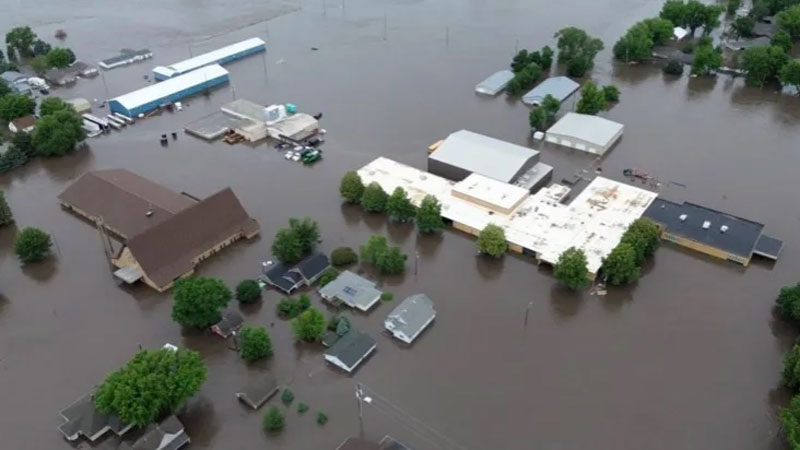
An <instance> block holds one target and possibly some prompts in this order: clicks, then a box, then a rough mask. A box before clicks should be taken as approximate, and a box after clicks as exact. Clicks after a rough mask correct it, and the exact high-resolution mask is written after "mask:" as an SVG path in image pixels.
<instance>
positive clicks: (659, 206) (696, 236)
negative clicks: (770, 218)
mask: <svg viewBox="0 0 800 450" xmlns="http://www.w3.org/2000/svg"><path fill="white" fill-rule="evenodd" d="M683 214H686V217H685V219H684V220H681V215H683ZM644 217H649V218H650V219H652V220H653V221H655V222H657V223H660V224H661V225H663V226H664V227H666V231H667V232H668V233H670V234H673V235H676V236H682V237H685V238H687V239H691V240H693V241H696V242H699V243H701V244H705V245H708V246H710V247H713V248H717V249H720V250H723V251H725V252H728V253H732V254H734V255H739V256H742V257H744V258H749V257H750V256H751V255H752V253H753V249H754V248H755V246H756V243H757V242H758V240H759V237H760V236H761V232H762V231H763V229H764V225H762V224H760V223H756V222H752V221H750V220H747V219H742V218H741V217H736V216H733V215H730V214H726V213H723V212H720V211H715V210H713V209H711V208H706V207H704V206H700V205H695V204H693V203H688V202H685V203H682V204H679V203H674V202H671V201H669V200H665V199H663V198H656V199H655V200H653V203H652V204H650V207H649V208H647V210H646V211H645V212H644ZM706 221H708V222H709V227H708V228H703V223H705V222H706ZM723 225H725V226H727V227H728V228H727V229H726V230H725V232H722V230H721V227H722V226H723Z"/></svg>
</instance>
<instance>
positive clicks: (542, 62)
mask: <svg viewBox="0 0 800 450" xmlns="http://www.w3.org/2000/svg"><path fill="white" fill-rule="evenodd" d="M540 54H541V56H540V57H539V60H538V61H534V62H536V63H537V64H539V67H541V68H542V70H550V67H552V66H553V49H552V48H550V46H548V45H545V46H544V47H542V50H541V53H540Z"/></svg>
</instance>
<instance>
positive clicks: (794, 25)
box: [776, 4, 800, 39]
mask: <svg viewBox="0 0 800 450" xmlns="http://www.w3.org/2000/svg"><path fill="white" fill-rule="evenodd" d="M776 20H777V22H778V27H779V28H780V29H781V30H783V31H786V32H787V33H789V36H791V37H792V38H793V39H798V38H800V4H798V5H795V6H792V7H791V8H788V9H786V10H785V11H781V12H779V13H778V15H777V16H776Z"/></svg>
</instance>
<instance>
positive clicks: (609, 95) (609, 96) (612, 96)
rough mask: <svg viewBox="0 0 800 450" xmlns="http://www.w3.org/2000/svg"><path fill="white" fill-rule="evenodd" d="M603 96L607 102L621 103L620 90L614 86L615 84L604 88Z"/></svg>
mask: <svg viewBox="0 0 800 450" xmlns="http://www.w3.org/2000/svg"><path fill="white" fill-rule="evenodd" d="M603 96H604V97H605V98H606V102H609V103H612V102H618V101H619V88H618V87H616V86H614V85H613V84H609V85H608V86H603Z"/></svg>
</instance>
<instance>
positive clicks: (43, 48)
mask: <svg viewBox="0 0 800 450" xmlns="http://www.w3.org/2000/svg"><path fill="white" fill-rule="evenodd" d="M52 48H53V46H52V45H50V44H48V43H47V42H45V41H43V40H41V39H37V40H36V42H34V43H33V54H34V55H37V56H38V55H46V54H47V52H49V51H50V50H51V49H52Z"/></svg>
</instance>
